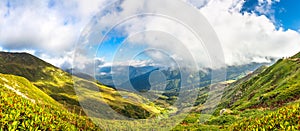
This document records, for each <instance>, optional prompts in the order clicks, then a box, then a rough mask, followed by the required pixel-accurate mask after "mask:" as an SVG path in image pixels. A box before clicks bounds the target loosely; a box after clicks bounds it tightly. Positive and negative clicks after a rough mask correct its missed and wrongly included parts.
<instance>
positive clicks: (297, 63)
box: [175, 53, 300, 131]
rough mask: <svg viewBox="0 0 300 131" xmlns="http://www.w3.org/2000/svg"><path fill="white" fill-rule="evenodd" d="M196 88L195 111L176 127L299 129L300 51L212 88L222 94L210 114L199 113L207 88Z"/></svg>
mask: <svg viewBox="0 0 300 131" xmlns="http://www.w3.org/2000/svg"><path fill="white" fill-rule="evenodd" d="M199 90H200V94H199V96H198V99H197V101H196V104H195V105H196V106H195V108H194V112H193V113H192V114H190V115H189V116H188V117H187V118H186V119H185V120H184V121H183V122H182V123H181V124H180V125H178V126H177V127H176V128H175V130H187V129H188V130H198V129H200V130H237V131H238V130H253V129H254V130H256V129H257V130H300V115H299V112H300V111H299V104H300V99H299V98H300V53H298V54H296V55H295V56H293V57H290V58H286V59H280V60H278V61H277V62H276V63H275V64H274V65H272V66H270V67H265V66H262V67H261V68H259V69H257V70H256V71H254V72H253V73H251V74H249V75H247V76H245V77H243V78H241V79H239V80H237V81H235V82H233V83H231V84H229V86H227V87H225V89H224V92H223V91H222V90H218V89H217V90H215V91H214V93H221V92H223V95H222V99H221V102H220V104H219V105H218V106H217V109H216V110H215V112H214V113H213V115H212V116H210V115H209V114H203V112H202V111H205V110H206V109H207V108H210V107H205V106H203V104H204V102H205V101H206V100H207V96H208V92H209V91H210V89H209V88H208V87H205V88H201V89H199ZM221 110H224V113H222V114H220V111H221ZM200 112H201V113H200ZM207 115H208V116H207ZM203 117H209V119H208V120H207V121H206V122H204V123H201V122H200V121H201V119H199V118H203Z"/></svg>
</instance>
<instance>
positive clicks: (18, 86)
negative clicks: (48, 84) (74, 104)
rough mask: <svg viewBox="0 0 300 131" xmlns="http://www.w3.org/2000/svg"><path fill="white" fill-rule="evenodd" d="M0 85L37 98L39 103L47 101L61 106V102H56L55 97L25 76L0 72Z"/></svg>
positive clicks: (34, 98) (31, 97)
mask: <svg viewBox="0 0 300 131" xmlns="http://www.w3.org/2000/svg"><path fill="white" fill-rule="evenodd" d="M0 85H2V86H3V87H6V88H7V87H11V88H13V89H14V90H16V91H19V92H20V93H22V94H24V95H25V96H27V97H29V98H30V99H33V100H35V101H36V102H37V103H47V104H51V105H53V106H57V107H61V104H59V103H58V102H56V101H55V100H54V99H52V98H51V97H49V96H48V95H47V94H45V93H44V92H43V91H41V90H40V89H39V88H37V87H35V86H34V85H33V84H31V82H29V81H28V80H27V79H25V78H23V77H20V76H14V75H5V74H0Z"/></svg>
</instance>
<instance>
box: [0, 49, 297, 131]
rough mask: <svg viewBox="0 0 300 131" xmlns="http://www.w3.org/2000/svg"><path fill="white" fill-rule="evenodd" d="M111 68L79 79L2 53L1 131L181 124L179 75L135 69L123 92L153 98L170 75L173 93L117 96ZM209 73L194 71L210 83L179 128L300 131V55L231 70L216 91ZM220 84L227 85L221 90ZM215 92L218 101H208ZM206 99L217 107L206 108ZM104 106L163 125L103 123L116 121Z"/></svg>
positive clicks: (170, 71) (36, 61) (24, 55)
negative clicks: (154, 89) (178, 117)
mask: <svg viewBox="0 0 300 131" xmlns="http://www.w3.org/2000/svg"><path fill="white" fill-rule="evenodd" d="M122 68H126V69H128V67H122ZM111 70H112V68H111V67H105V68H102V69H101V70H100V71H99V72H102V73H99V74H101V75H99V76H96V79H94V78H93V77H91V76H88V75H86V74H78V73H77V76H75V75H76V74H74V75H72V74H70V73H68V72H65V71H63V70H61V69H59V68H57V67H55V66H53V65H51V64H49V63H47V62H45V61H43V60H41V59H39V58H37V57H35V56H33V55H30V54H27V53H8V52H0V90H1V92H0V101H1V102H0V107H1V108H0V129H4V130H25V129H38V130H101V128H103V127H105V129H104V130H113V129H118V130H128V129H129V130H135V129H145V130H146V129H152V130H158V129H164V127H165V126H166V125H168V123H172V122H174V121H175V120H176V118H173V117H171V116H170V114H176V110H178V109H174V106H172V104H173V103H174V101H178V99H180V98H177V96H178V95H176V91H177V90H176V89H177V87H178V84H180V78H179V76H180V73H179V72H178V70H174V69H167V68H164V69H160V68H157V67H150V66H149V67H139V68H137V67H129V72H130V73H129V76H126V77H127V78H130V79H126V80H123V81H121V82H120V83H119V84H118V86H119V85H121V86H122V85H126V83H128V82H129V83H130V84H131V85H133V86H134V88H135V89H136V90H138V91H140V92H145V93H147V91H148V90H149V88H150V87H151V86H150V85H151V81H150V82H149V79H152V78H151V74H153V73H158V74H157V76H161V75H162V74H161V73H163V74H164V75H165V77H161V78H165V79H166V80H168V81H167V83H165V84H166V85H167V86H166V87H167V90H165V89H164V90H160V91H162V92H164V91H167V93H163V94H162V93H161V92H159V93H154V94H153V95H155V97H154V98H155V99H149V98H147V97H146V96H144V95H143V94H140V93H136V92H133V91H130V90H117V89H116V88H115V85H114V84H113V83H112V82H111V80H112V77H111V76H112V75H111V74H113V73H115V74H114V75H117V76H118V72H111ZM157 71H159V72H157ZM69 72H74V70H69ZM209 72H210V71H208V73H207V72H196V73H197V74H198V75H199V76H201V80H202V82H204V83H205V82H206V81H207V82H208V83H209V84H203V85H201V84H199V88H193V89H192V90H183V93H184V94H187V95H185V96H186V98H185V97H184V98H183V99H184V100H188V99H187V98H188V97H189V95H188V92H198V96H197V99H196V102H195V103H193V104H194V105H193V107H192V111H191V112H186V113H187V116H186V117H185V119H183V120H182V121H181V122H180V123H179V124H178V125H177V126H176V127H174V128H173V130H253V129H254V130H300V97H299V96H300V88H299V87H300V53H298V54H296V55H294V56H292V57H289V58H283V59H280V60H278V61H277V62H275V63H274V64H272V65H271V66H269V67H268V66H266V64H258V63H251V64H249V65H243V66H232V67H228V68H227V76H228V77H227V80H228V81H223V82H216V83H213V85H212V86H210V82H209V81H210V80H211V79H209V78H210V75H209ZM121 78H122V77H120V79H121ZM98 80H99V81H98ZM154 81H156V80H154ZM147 82H148V83H147ZM162 82H163V81H162ZM194 82H195V81H191V83H194ZM156 84H158V85H159V82H158V83H156ZM106 85H108V86H106ZM218 85H224V86H225V87H224V88H218V87H219V86H218ZM124 88H125V89H126V87H124ZM174 89H175V92H172V91H173V90H174ZM81 91H83V92H84V93H82V92H81ZM170 91H171V92H170ZM78 93H82V94H79V95H78ZM149 93H153V92H149ZM168 93H169V94H168ZM172 93H173V95H170V94H172ZM210 93H214V94H216V95H215V96H218V97H220V100H219V101H215V99H214V98H209V96H210ZM124 94H126V96H125V95H124ZM98 96H100V97H98ZM181 101H183V100H181ZM207 101H211V102H208V104H207V103H206V102H207ZM180 104H183V105H184V104H187V103H184V102H183V103H180ZM105 105H108V106H109V107H110V108H111V109H113V110H114V112H117V113H119V114H122V115H124V116H127V117H129V118H132V119H147V118H148V119H149V118H160V119H162V120H163V123H156V124H155V125H152V124H150V123H147V122H146V123H145V122H141V123H139V122H138V121H135V122H134V124H132V123H130V122H129V121H126V120H122V119H115V120H110V121H109V120H106V119H102V118H106V117H107V118H118V116H115V114H114V113H113V112H112V111H111V110H106V108H104V107H105ZM213 105H216V106H213ZM82 106H84V107H85V108H82ZM95 109H98V110H95ZM210 110H212V111H213V112H208V111H210ZM98 114H102V115H101V116H99V115H98ZM103 114H104V115H105V116H103ZM90 115H92V116H94V117H95V118H98V120H100V121H101V122H100V123H102V124H103V125H101V124H100V125H97V124H95V123H94V121H93V120H94V119H95V118H91V117H88V116H90ZM99 118H100V119H99ZM105 125H106V126H105ZM109 125H113V126H109Z"/></svg>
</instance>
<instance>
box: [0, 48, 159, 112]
mask: <svg viewBox="0 0 300 131" xmlns="http://www.w3.org/2000/svg"><path fill="white" fill-rule="evenodd" d="M0 73H4V74H13V75H17V76H22V77H24V78H26V79H28V80H29V81H30V82H31V83H32V84H33V85H34V86H36V87H38V88H39V89H41V90H42V91H43V92H45V93H46V94H47V95H49V96H51V97H52V98H53V99H55V100H56V101H58V102H59V103H61V104H63V105H64V106H65V107H66V108H67V109H69V110H74V109H75V111H76V112H77V113H79V112H81V107H80V104H79V102H78V97H77V95H76V92H75V90H74V80H76V81H77V82H79V83H80V84H76V85H80V86H77V88H78V89H80V90H83V91H85V95H86V97H85V96H83V97H80V99H81V100H83V101H85V100H86V101H89V100H91V99H88V98H90V96H94V98H93V99H92V101H94V103H100V104H101V103H104V102H105V103H108V104H109V105H110V106H111V107H112V108H113V109H115V110H116V111H117V112H118V113H121V114H123V115H125V116H128V117H133V118H147V117H151V116H153V115H156V114H159V113H160V110H163V109H160V108H157V107H156V106H155V105H154V106H150V105H149V104H147V102H144V101H147V100H145V99H144V98H142V97H141V96H138V95H136V94H132V93H128V94H129V95H130V96H131V97H130V99H124V98H123V97H121V95H119V94H117V92H116V91H115V90H113V89H110V88H107V87H105V86H103V85H99V84H97V83H96V82H93V81H87V80H84V79H81V78H77V77H74V76H71V75H70V74H68V73H66V72H64V71H62V70H61V69H59V68H56V67H54V66H52V65H51V64H48V63H46V62H44V61H42V60H40V59H38V58H36V57H34V56H32V55H30V54H26V53H6V52H0ZM100 96H101V97H102V98H101V97H100ZM139 101H140V102H139ZM141 102H144V103H146V104H142V103H141ZM91 108H92V107H91ZM94 113H95V114H97V113H99V112H94Z"/></svg>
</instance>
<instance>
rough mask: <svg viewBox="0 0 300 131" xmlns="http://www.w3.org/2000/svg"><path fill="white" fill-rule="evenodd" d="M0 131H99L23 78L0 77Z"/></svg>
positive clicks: (90, 122)
mask: <svg viewBox="0 0 300 131" xmlns="http://www.w3.org/2000/svg"><path fill="white" fill-rule="evenodd" d="M0 130H99V128H98V127H97V126H96V125H95V124H94V123H92V121H91V120H89V119H88V118H87V117H85V116H79V115H77V114H74V113H71V112H69V111H68V110H66V109H65V108H63V107H60V104H58V103H57V102H55V101H54V100H53V99H52V98H50V97H49V96H47V95H46V94H44V93H43V92H42V91H39V89H38V88H36V87H34V86H33V85H32V84H30V82H29V81H28V80H26V79H25V78H21V77H17V76H11V75H2V74H0Z"/></svg>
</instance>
